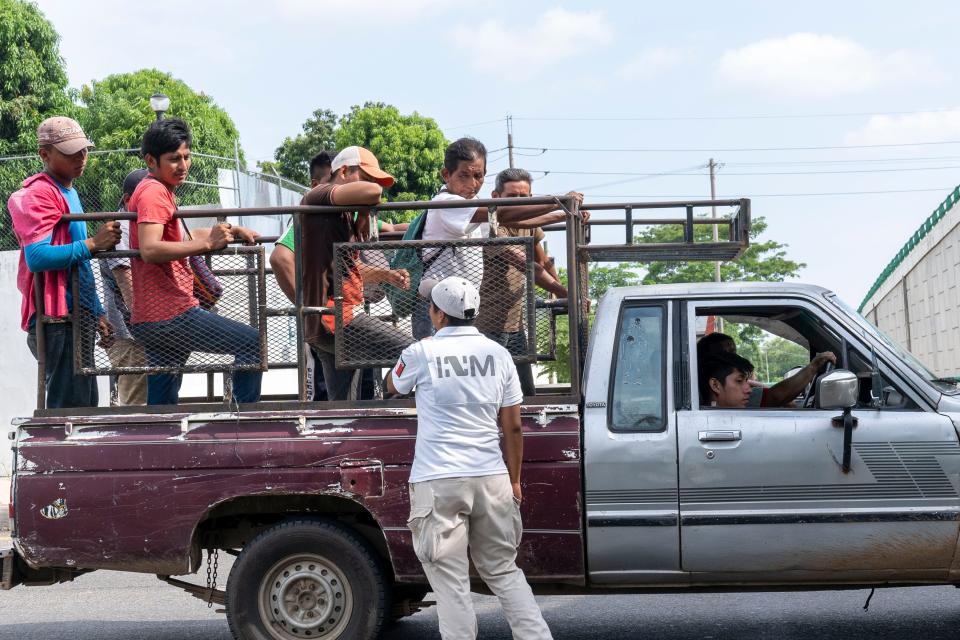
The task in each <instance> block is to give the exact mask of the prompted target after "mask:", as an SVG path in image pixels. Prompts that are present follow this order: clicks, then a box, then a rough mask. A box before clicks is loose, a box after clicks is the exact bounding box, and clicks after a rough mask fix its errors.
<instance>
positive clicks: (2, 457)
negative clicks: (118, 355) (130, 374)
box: [0, 251, 110, 499]
mask: <svg viewBox="0 0 960 640" xmlns="http://www.w3.org/2000/svg"><path fill="white" fill-rule="evenodd" d="M19 262H20V252H19V251H0V300H2V301H3V303H2V304H0V336H2V339H0V437H2V438H3V443H2V444H0V477H5V476H8V475H10V467H11V464H12V461H11V457H10V456H11V454H10V444H11V443H10V440H9V439H8V438H7V433H9V432H10V431H11V430H12V428H13V427H12V426H11V424H10V423H11V421H12V420H14V419H15V418H21V417H27V416H31V415H33V410H34V409H36V408H37V361H36V360H35V359H34V357H33V354H32V353H30V349H28V348H27V334H26V332H24V331H22V330H21V329H20V305H21V297H20V291H19V290H18V289H17V266H18V264H19ZM100 397H101V398H105V399H109V397H110V395H109V388H108V382H107V380H105V379H102V380H100ZM0 491H2V488H0ZM4 499H6V498H5V497H4Z"/></svg>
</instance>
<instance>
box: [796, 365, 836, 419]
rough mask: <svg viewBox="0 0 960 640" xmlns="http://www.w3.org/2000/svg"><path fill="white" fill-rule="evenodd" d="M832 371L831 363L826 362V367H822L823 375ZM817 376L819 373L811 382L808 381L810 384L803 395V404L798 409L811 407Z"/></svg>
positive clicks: (818, 373) (816, 374) (817, 374)
mask: <svg viewBox="0 0 960 640" xmlns="http://www.w3.org/2000/svg"><path fill="white" fill-rule="evenodd" d="M833 369H834V366H833V363H832V362H830V361H827V365H826V366H825V367H824V375H826V374H828V373H830V372H831V371H833ZM819 375H820V372H819V371H818V372H817V373H815V374H814V376H813V380H811V381H810V384H808V385H807V389H806V391H804V393H803V403H802V404H801V405H800V408H802V409H809V408H810V407H812V406H813V398H814V396H815V395H816V387H817V377H818V376H819Z"/></svg>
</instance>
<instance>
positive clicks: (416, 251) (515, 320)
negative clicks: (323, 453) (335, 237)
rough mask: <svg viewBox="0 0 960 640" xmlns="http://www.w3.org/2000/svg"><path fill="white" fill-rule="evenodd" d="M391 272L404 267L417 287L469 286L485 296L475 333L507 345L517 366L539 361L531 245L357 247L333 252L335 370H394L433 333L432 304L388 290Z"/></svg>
mask: <svg viewBox="0 0 960 640" xmlns="http://www.w3.org/2000/svg"><path fill="white" fill-rule="evenodd" d="M391 265H392V266H393V267H395V268H401V266H402V268H405V269H406V270H407V271H408V273H409V275H410V276H411V280H412V281H413V286H414V287H415V286H416V284H417V281H418V280H417V277H416V276H417V275H419V273H418V272H422V275H423V277H425V278H432V279H437V280H440V279H443V278H445V277H448V276H461V277H463V278H466V279H467V280H469V281H471V282H472V283H473V284H474V285H475V286H476V287H477V288H478V290H479V291H480V309H479V311H478V314H477V322H476V326H477V328H478V329H479V330H480V331H481V332H483V333H485V334H487V335H488V336H490V337H491V338H493V339H495V340H496V341H498V342H500V343H501V344H503V345H504V346H506V347H507V349H508V350H509V351H510V353H511V354H512V355H513V358H514V361H515V362H518V363H525V362H535V361H536V358H537V328H536V317H535V313H534V311H535V299H534V288H533V274H534V270H533V239H532V238H489V239H478V240H457V241H442V242H441V241H416V242H411V241H404V242H364V243H358V242H353V243H342V244H338V245H336V265H335V269H334V291H335V297H336V305H335V312H336V316H335V322H336V331H335V339H336V359H337V367H339V368H344V369H356V368H364V367H391V366H393V365H394V364H395V363H396V361H397V358H398V357H399V355H400V352H401V351H402V350H403V349H404V348H405V347H406V346H407V345H409V344H410V343H412V342H413V341H414V340H415V339H418V338H420V337H423V335H424V330H425V328H426V330H427V332H429V318H428V317H427V316H426V313H427V302H426V301H425V300H423V299H421V298H419V297H418V296H417V295H416V291H415V290H408V291H402V290H401V289H399V288H397V287H396V286H394V285H393V284H390V278H391V275H390V272H391V271H392V270H391ZM394 271H395V269H394Z"/></svg>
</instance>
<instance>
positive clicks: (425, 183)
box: [336, 102, 448, 201]
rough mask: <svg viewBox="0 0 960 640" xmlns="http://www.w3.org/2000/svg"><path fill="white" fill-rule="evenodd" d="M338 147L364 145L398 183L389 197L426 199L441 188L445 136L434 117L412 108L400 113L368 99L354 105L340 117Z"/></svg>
mask: <svg viewBox="0 0 960 640" xmlns="http://www.w3.org/2000/svg"><path fill="white" fill-rule="evenodd" d="M336 142H337V148H338V149H342V148H344V147H349V146H350V145H359V146H361V147H366V148H367V149H370V151H372V152H373V155H375V156H377V159H378V160H379V161H380V165H381V166H382V167H383V168H384V170H385V171H388V172H390V173H391V174H392V175H393V176H394V177H395V178H396V179H397V182H396V184H394V185H393V186H392V187H391V188H390V189H389V190H388V191H387V193H386V196H387V199H388V200H399V201H409V200H428V199H430V198H432V197H433V196H434V195H436V193H437V192H438V191H439V190H440V187H441V185H442V184H443V181H442V179H441V177H440V169H441V168H442V167H443V154H444V152H445V151H446V149H447V144H448V143H447V139H446V138H445V137H444V135H443V132H442V131H440V127H439V126H438V125H437V123H436V121H435V120H433V118H425V117H423V116H421V115H420V114H418V113H417V112H416V111H414V112H413V113H412V114H410V115H408V116H405V115H401V113H400V111H399V110H398V109H397V108H396V107H393V106H390V105H387V104H384V103H382V102H367V103H366V104H364V105H363V106H362V107H359V106H354V107H353V108H352V109H351V110H350V113H348V114H346V115H345V116H343V117H342V118H341V119H340V124H339V127H338V128H337V132H336Z"/></svg>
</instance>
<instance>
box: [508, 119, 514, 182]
mask: <svg viewBox="0 0 960 640" xmlns="http://www.w3.org/2000/svg"><path fill="white" fill-rule="evenodd" d="M507 157H508V158H509V159H510V168H511V169H513V116H507Z"/></svg>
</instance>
